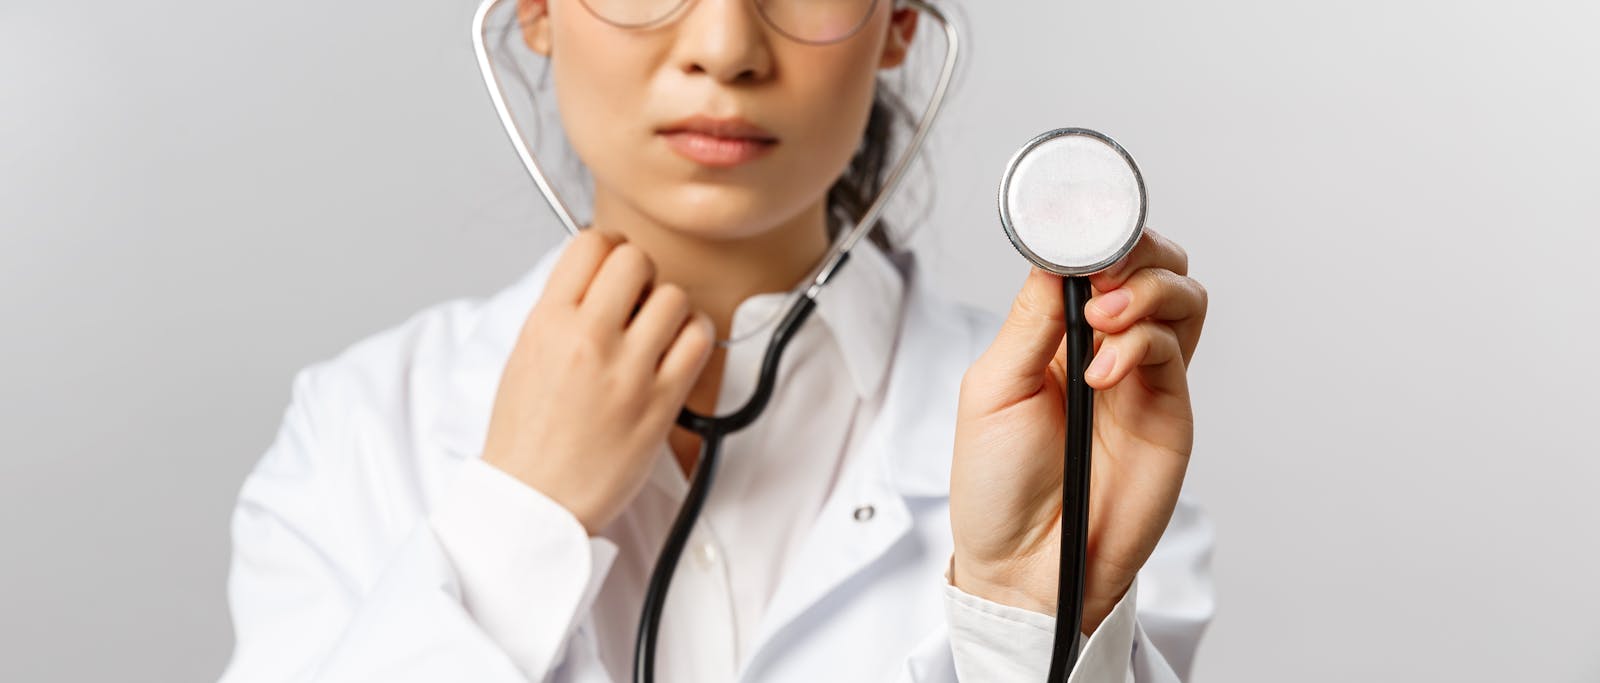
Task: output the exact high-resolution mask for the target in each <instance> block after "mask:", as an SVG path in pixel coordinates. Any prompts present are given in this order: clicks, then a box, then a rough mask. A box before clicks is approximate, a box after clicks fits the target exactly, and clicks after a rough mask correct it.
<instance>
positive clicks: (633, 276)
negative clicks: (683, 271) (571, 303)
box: [578, 242, 656, 332]
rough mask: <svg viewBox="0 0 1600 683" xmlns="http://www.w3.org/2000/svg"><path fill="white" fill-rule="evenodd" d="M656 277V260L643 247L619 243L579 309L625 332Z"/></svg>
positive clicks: (612, 250)
mask: <svg viewBox="0 0 1600 683" xmlns="http://www.w3.org/2000/svg"><path fill="white" fill-rule="evenodd" d="M655 277H656V266H655V263H654V262H652V261H651V260H650V257H649V256H646V255H645V253H644V250H643V249H641V248H639V247H637V246H635V245H633V244H631V243H628V242H623V243H621V244H618V245H617V246H616V247H614V248H612V249H611V253H610V254H607V255H606V259H605V262H604V263H602V264H600V270H599V272H597V273H595V276H594V281H593V282H591V283H589V291H587V292H585V293H584V295H583V300H582V301H581V302H579V304H578V312H579V314H580V315H582V316H585V317H586V318H588V319H589V320H590V321H592V322H594V323H595V324H597V325H599V326H601V327H602V328H604V329H612V330H617V331H618V332H621V331H622V328H623V327H624V326H625V324H626V323H627V321H628V318H629V317H630V316H632V315H633V311H634V307H635V306H636V305H637V304H638V303H639V299H640V297H641V296H643V294H644V289H645V287H646V286H648V285H649V284H650V283H651V282H652V281H653V280H655Z"/></svg>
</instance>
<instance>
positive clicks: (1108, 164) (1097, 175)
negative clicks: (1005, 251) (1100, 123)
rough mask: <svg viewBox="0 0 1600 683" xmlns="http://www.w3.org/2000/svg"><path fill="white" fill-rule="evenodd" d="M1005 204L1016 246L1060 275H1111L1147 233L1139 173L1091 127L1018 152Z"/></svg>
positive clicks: (1003, 214)
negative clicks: (1106, 272)
mask: <svg viewBox="0 0 1600 683" xmlns="http://www.w3.org/2000/svg"><path fill="white" fill-rule="evenodd" d="M998 203H999V205H1000V225H1001V226H1002V227H1003V228H1005V231H1006V237H1007V239H1010V240H1011V245H1012V246H1014V247H1016V249H1017V251H1018V252H1019V253H1021V254H1022V255H1023V257H1025V258H1027V259H1028V260H1029V261H1030V262H1032V263H1033V264H1034V265H1036V266H1038V267H1040V268H1042V269H1044V270H1047V271H1050V272H1052V273H1055V274H1057V275H1089V274H1091V273H1095V272H1098V271H1101V270H1104V269H1106V268H1108V267H1110V266H1111V265H1112V264H1114V263H1116V262H1117V261H1119V260H1121V259H1122V257H1124V256H1126V255H1127V254H1128V252H1130V251H1132V250H1133V248H1134V246H1135V245H1137V244H1138V243H1139V238H1140V236H1141V235H1143V233H1144V215H1145V192H1144V178H1143V177H1142V176H1141V175H1139V167H1138V166H1136V165H1135V164H1134V163H1133V157H1131V156H1129V155H1128V152H1127V151H1126V150H1124V149H1123V148H1122V146H1121V145H1118V144H1117V143H1116V141H1115V140H1112V139H1111V138H1109V137H1107V136H1105V135H1104V134H1102V133H1099V132H1096V131H1093V130H1089V129H1087V128H1057V129H1055V130H1052V131H1048V132H1046V133H1044V134H1042V135H1040V136H1038V137H1036V138H1034V139H1032V140H1029V141H1028V144H1026V145H1023V146H1022V149H1020V150H1017V153H1016V154H1014V155H1012V157H1011V161H1010V162H1009V163H1007V164H1006V170H1005V175H1003V176H1002V177H1001V180H1000V195H999V198H998Z"/></svg>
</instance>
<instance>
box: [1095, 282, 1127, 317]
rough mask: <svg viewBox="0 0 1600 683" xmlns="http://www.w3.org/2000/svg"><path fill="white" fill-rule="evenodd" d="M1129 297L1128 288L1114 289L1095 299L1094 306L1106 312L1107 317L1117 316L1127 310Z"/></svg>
mask: <svg viewBox="0 0 1600 683" xmlns="http://www.w3.org/2000/svg"><path fill="white" fill-rule="evenodd" d="M1129 298H1130V297H1129V296H1128V290H1126V289H1121V288H1118V289H1113V290H1111V291H1109V292H1106V293H1105V294H1101V295H1100V296H1099V297H1097V298H1096V299H1095V300H1094V307H1095V308H1097V309H1099V311H1100V312H1101V313H1103V314H1105V316H1106V317H1107V318H1115V317H1117V316H1118V315H1120V314H1121V313H1122V312H1123V311H1124V310H1127V308H1128V301H1129Z"/></svg>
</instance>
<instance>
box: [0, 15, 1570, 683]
mask: <svg viewBox="0 0 1600 683" xmlns="http://www.w3.org/2000/svg"><path fill="white" fill-rule="evenodd" d="M1597 7H1600V5H1596V4H1595V3H1572V2H1558V1H1556V0H1534V1H1529V2H1520V3H1504V2H1485V1H1482V0H1470V1H1453V2H1446V1H1444V0H1438V1H1435V2H1422V1H1419V0H1408V1H1403V2H1396V1H1394V0H1358V1H1355V2H1341V3H1308V2H1283V1H1281V0H1275V1H1272V2H1248V1H1244V0H1219V1H1218V2H1210V3H1188V2H1138V3H1132V2H1095V3H1071V4H1067V3H1060V2H1050V3H1044V2H1021V1H1017V0H1013V1H1008V2H971V3H967V5H966V7H965V10H964V15H965V21H966V24H967V28H968V36H969V37H970V39H971V40H970V45H971V48H972V49H971V51H970V57H971V60H970V62H969V64H968V68H967V69H966V70H965V71H964V72H963V75H962V79H961V82H960V83H959V86H958V88H959V89H958V91H957V94H956V99H954V100H953V101H952V103H951V105H950V108H949V110H948V116H947V118H945V119H944V120H943V121H942V124H943V128H942V130H941V132H940V134H939V136H938V137H937V138H936V139H935V141H934V143H935V144H934V148H933V154H932V162H933V163H932V166H931V168H932V169H933V172H932V175H924V176H922V177H921V178H920V179H918V181H917V182H919V183H921V185H922V186H923V187H924V191H926V190H927V188H937V191H938V192H937V200H936V202H935V204H934V205H933V208H932V210H931V212H930V214H929V218H928V221H927V222H926V223H925V225H924V227H923V228H921V229H920V230H919V232H918V233H917V235H918V242H917V248H918V249H919V250H920V251H921V252H922V254H923V255H924V258H927V259H929V260H930V261H931V262H932V263H933V264H934V265H935V266H936V268H937V269H938V272H939V276H940V279H941V281H942V282H945V283H948V286H949V288H950V290H951V291H952V292H954V293H955V294H957V295H958V296H960V297H963V298H965V299H968V300H971V301H977V302H981V303H983V304H985V305H989V306H992V307H996V308H1002V307H1004V306H1006V305H1007V304H1008V302H1009V299H1010V297H1011V295H1012V294H1014V292H1015V290H1016V287H1017V286H1018V285H1019V284H1020V282H1021V279H1022V275H1023V273H1024V266H1023V264H1022V263H1021V261H1020V260H1019V259H1018V258H1017V257H1016V255H1015V254H1014V253H1012V251H1011V249H1010V247H1009V246H1008V245H1007V244H1006V242H1005V240H1004V239H1003V238H1002V236H1001V232H1000V230H999V228H998V226H997V225H996V221H995V218H994V215H993V211H994V208H993V192H994V187H995V184H996V182H997V180H998V174H999V172H1000V170H1001V168H1002V166H1003V164H1004V162H1005V159H1006V158H1007V157H1008V156H1009V155H1010V153H1011V152H1012V151H1013V150H1015V149H1016V148H1017V147H1018V146H1020V145H1021V143H1022V142H1024V141H1025V140H1027V139H1028V138H1029V137H1031V136H1032V135H1033V134H1035V133H1037V132H1040V131H1042V130H1045V129H1048V128H1053V127H1057V126H1062V125H1081V126H1089V127H1094V128H1098V129H1101V130H1103V131H1105V132H1107V133H1109V134H1111V135H1113V136H1114V137H1116V138H1118V139H1119V140H1120V141H1121V142H1123V144H1124V145H1126V146H1127V147H1128V148H1129V150H1130V151H1131V152H1132V153H1133V154H1134V156H1135V157H1136V158H1137V159H1138V160H1139V162H1140V165H1141V166H1142V167H1143V169H1144V171H1145V174H1146V177H1147V180H1148V182H1149V185H1150V189H1151V193H1152V202H1153V204H1152V207H1151V213H1150V224H1151V225H1152V226H1153V227H1155V228H1156V229H1158V230H1161V231H1163V232H1165V233H1167V234H1169V235H1171V236H1173V237H1175V238H1176V239H1177V240H1178V241H1179V242H1180V243H1182V244H1183V245H1184V246H1185V247H1187V248H1188V250H1189V252H1190V255H1191V257H1192V261H1193V269H1192V273H1191V274H1192V275H1194V276H1195V277H1197V278H1198V279H1200V280H1201V281H1202V282H1203V283H1205V284H1206V285H1207V287H1208V289H1209V291H1210V292H1211V301H1212V308H1211V312H1210V316H1209V319H1208V322H1207V324H1206V331H1205V335H1204V340H1203V342H1202V343H1201V345H1200V349H1199V354H1198V356H1197V357H1196V361H1195V363H1194V365H1193V367H1192V369H1191V372H1192V375H1193V384H1194V391H1195V400H1196V410H1197V412H1198V418H1199V421H1200V422H1199V440H1198V450H1197V453H1196V459H1195V460H1194V464H1193V469H1192V474H1191V478H1190V480H1189V488H1190V490H1191V491H1192V492H1193V493H1194V494H1195V495H1196V496H1198V497H1199V498H1200V499H1202V500H1204V501H1205V502H1206V504H1207V505H1208V507H1209V509H1210V512H1211V514H1212V516H1213V518H1214V520H1215V522H1216V524H1217V527H1218V530H1219V538H1218V545H1217V555H1216V569H1217V584H1218V591H1219V599H1220V612H1219V614H1218V617H1217V619H1216V622H1215V624H1214V626H1213V628H1212V630H1211V631H1210V633H1209V634H1208V636H1207V638H1206V641H1205V643H1204V645H1203V649H1202V651H1201V654H1200V657H1199V659H1198V664H1197V678H1198V679H1199V680H1203V681H1282V680H1299V681H1349V680H1453V681H1504V680H1539V681H1594V680H1600V651H1597V648H1596V646H1595V643H1600V619H1597V617H1596V614H1597V611H1600V582H1597V581H1596V577H1597V576H1600V548H1597V544H1596V535H1597V534H1596V526H1597V524H1596V522H1597V521H1600V503H1597V502H1596V500H1597V498H1600V497H1597V496H1596V495H1595V489H1596V486H1597V484H1600V458H1597V457H1596V456H1597V455H1600V453H1597V448H1596V446H1595V445H1594V443H1595V442H1594V440H1593V437H1594V434H1593V430H1592V426H1593V424H1594V421H1595V419H1596V418H1597V417H1600V415H1597V412H1600V411H1597V410H1596V407H1597V402H1596V400H1595V398H1594V395H1593V387H1594V386H1596V383H1597V380H1600V371H1597V370H1600V368H1597V365H1600V363H1597V361H1596V355H1595V353H1594V352H1593V346H1594V342H1593V340H1592V337H1593V334H1594V332H1595V314H1596V312H1597V308H1596V306H1595V303H1594V299H1595V295H1596V294H1597V293H1600V292H1597V288H1596V286H1595V285H1594V282H1593V280H1592V278H1591V276H1590V275H1589V272H1590V267H1591V259H1592V258H1593V255H1594V254H1595V253H1596V247H1597V246H1600V244H1597V241H1600V239H1597V235H1600V231H1597V230H1596V228H1600V220H1597V219H1600V207H1597V199H1596V197H1597V196H1600V193H1597V192H1596V190H1595V189H1594V184H1595V181H1596V180H1597V173H1596V172H1595V170H1594V161H1595V160H1596V159H1597V158H1600V132H1597V128H1596V127H1595V125H1594V122H1595V121H1597V120H1600V95H1597V90H1600V89H1597V88H1596V80H1595V70H1596V65H1597V64H1600V41H1595V40H1594V39H1593V36H1592V33H1593V30H1594V28H1595V27H1596V26H1597V25H1600V9H1597ZM471 9H472V7H471V6H470V4H469V3H467V2H462V1H459V0H440V1H437V2H394V1H392V0H390V1H385V2H378V1H376V0H350V1H347V2H332V3H330V2H311V1H309V0H281V1H279V2H269V3H225V2H194V1H191V2H180V1H177V0H148V1H146V2H139V3H132V2H107V1H104V0H100V1H93V0H91V1H88V2H43V1H41V0H35V1H34V2H26V1H25V0H8V1H7V2H4V3H3V4H0V316H3V317H0V320H3V321H4V323H3V325H4V330H5V333H4V334H3V335H0V378H3V381H0V415H3V416H4V418H3V419H4V425H3V426H4V428H3V429H0V538H3V539H4V545H3V551H0V552H3V558H4V559H3V560H0V643H4V644H3V646H0V648H3V651H4V654H3V656H0V680H9V681H24V680H28V681H31V680H148V681H157V680H160V681H177V680H207V679H213V678H215V676H216V675H217V673H218V672H219V671H220V670H221V667H222V665H223V662H224V660H225V658H226V657H227V655H228V652H229V648H230V645H231V642H230V640H231V635H230V630H229V622H228V615H227V610H226V605H225V603H224V601H223V598H224V593H223V590H224V580H225V575H226V562H227V555H228V537H227V516H228V513H229V510H230V507H231V504H232V500H233V497H234V495H235V493H236V491H237V487H238V485H239V483H240V481H241V479H242V477H243V476H244V474H245V473H246V471H247V470H248V468H249V467H250V466H251V465H252V463H253V462H254V460H255V459H256V458H257V457H258V456H259V454H260V453H261V451H262V450H263V449H264V448H265V447H266V445H267V443H268V441H269V439H270V437H271V435H272V433H273V431H274V430H275V428H276V426H277V421H278V419H279V417H280V416H281V413H282V410H283V407H284V405H285V402H286V400H287V398H288V387H289V380H290V377H291V375H292V373H293V372H294V370H295V369H297V368H299V367H301V366H303V365H305V364H307V363H310V362H312V361H315V360H318V359H321V358H325V357H327V356H330V355H332V354H334V353H336V352H337V351H338V350H339V349H341V348H343V347H344V346H346V345H347V344H349V343H351V342H353V341H355V340H356V339H359V338H361V337H363V336H365V335H367V334H371V333H373V332H376V331H378V330H380V329H383V328H385V327H388V326H390V325H393V324H396V323H398V322H399V321H400V320H401V319H403V318H404V317H405V316H407V315H409V314H410V313H412V312H414V311H416V310H417V309H419V308H421V307H423V306H426V305H428V304H431V303H434V302H437V301H441V300H443V299H447V298H451V297H456V296H465V295H482V294H487V293H490V292H493V291H494V290H496V289H498V288H499V287H501V286H503V285H505V284H506V283H508V282H509V281H510V280H511V279H512V278H514V277H516V276H517V274H519V273H520V272H521V271H522V270H523V269H524V268H526V267H528V265H529V264H530V263H531V262H532V259H533V258H534V257H535V256H536V255H537V254H538V253H539V252H541V251H542V250H543V249H544V248H546V247H547V246H548V245H550V244H551V243H552V242H553V241H554V239H555V238H556V236H557V228H556V227H555V226H554V223H553V222H552V220H551V219H550V218H549V217H548V216H547V215H546V213H545V211H544V209H543V207H542V205H541V204H540V203H539V202H538V201H537V200H536V199H535V195H534V194H533V191H532V189H531V186H530V185H529V184H528V183H527V181H526V180H525V178H524V177H523V176H522V175H521V172H520V169H519V167H518V166H517V165H516V162H515V159H514V158H513V156H512V154H511V152H510V149H509V147H508V146H507V145H506V144H505V141H504V139H503V138H502V135H501V133H500V131H499V129H498V127H497V125H496V123H495V121H494V119H493V117H492V114H491V112H490V109H489V108H488V104H487V99H486V97H485V96H484V94H483V92H482V90H481V86H480V85H479V83H478V82H477V75H476V71H475V69H474V66H473V64H472V61H471V56H470V52H469V49H468V44H467V32H466V28H467V22H468V19H469V17H470V14H471ZM958 130H959V131H960V135H959V136H958V135H956V134H955V131H958ZM958 283H959V284H960V286H961V288H960V289H959V290H958V288H957V285H958Z"/></svg>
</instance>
